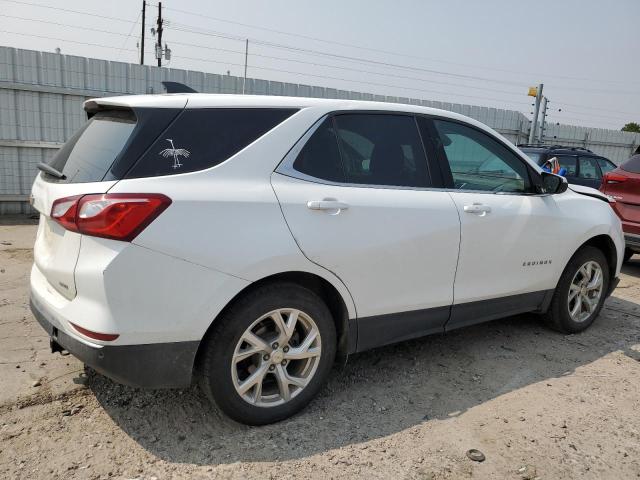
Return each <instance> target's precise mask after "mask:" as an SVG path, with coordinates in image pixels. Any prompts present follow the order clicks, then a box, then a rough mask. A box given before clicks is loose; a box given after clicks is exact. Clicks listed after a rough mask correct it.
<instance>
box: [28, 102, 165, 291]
mask: <svg viewBox="0 0 640 480" xmlns="http://www.w3.org/2000/svg"><path fill="white" fill-rule="evenodd" d="M165 113H167V112H166V111H165ZM173 116H175V113H174V114H173ZM142 117H143V120H142V121H140V119H139V118H138V117H137V116H136V114H135V113H134V112H133V110H130V109H122V108H121V109H111V110H102V111H100V112H98V113H96V114H95V115H93V116H92V118H91V119H90V120H88V121H87V123H86V124H85V125H84V126H83V127H82V128H81V129H80V130H79V131H78V132H76V134H74V135H73V137H71V139H69V141H67V143H65V145H64V146H63V147H62V148H61V149H60V150H59V151H58V152H57V153H56V155H55V156H54V157H53V159H52V160H51V161H50V162H48V166H49V167H51V168H52V169H53V170H54V171H58V172H59V173H60V174H61V175H54V174H50V173H45V172H40V173H39V174H38V175H37V177H36V179H35V181H34V184H33V188H32V192H31V202H32V204H33V207H34V208H35V209H36V210H37V211H38V212H39V213H40V223H39V227H38V233H37V236H36V242H35V245H34V263H35V265H36V267H37V268H38V270H39V271H40V272H41V273H42V275H44V277H45V278H46V279H47V281H48V282H49V284H50V285H51V286H52V287H53V288H54V289H55V290H56V291H57V292H59V293H60V294H61V295H63V296H64V297H65V298H67V299H72V298H74V297H75V295H76V285H75V280H74V270H75V265H76V261H77V259H78V254H79V252H80V242H81V237H82V236H81V235H80V234H78V233H75V232H72V231H69V230H66V229H64V228H63V227H62V226H61V225H60V224H58V223H57V222H56V221H55V220H53V219H52V217H51V211H52V207H53V205H54V202H55V201H56V200H60V199H63V198H67V197H76V196H81V195H85V194H91V193H106V192H107V191H108V190H109V189H110V188H111V187H113V186H114V185H115V183H116V182H117V180H118V178H119V177H118V176H115V175H114V174H113V171H114V168H116V166H118V167H119V168H120V169H121V171H122V172H125V171H126V170H127V168H126V166H127V165H128V166H130V165H131V164H132V163H133V161H134V160H135V158H137V155H136V150H137V148H144V147H145V145H146V142H152V141H153V139H154V138H155V137H152V138H146V137H148V135H147V134H148V128H146V127H148V126H151V127H152V129H153V130H154V131H155V132H156V134H157V133H159V132H158V125H155V124H154V122H156V120H157V117H158V116H156V115H151V116H148V115H145V114H142ZM151 117H153V118H152V119H151V120H149V118H151ZM160 117H162V115H160ZM165 117H166V118H165V121H167V119H168V118H170V117H171V116H166V115H165ZM171 118H172V117H171ZM134 131H136V132H137V133H142V134H144V135H143V136H144V137H145V140H144V141H142V142H141V141H138V142H137V145H136V148H132V147H131V141H132V139H134V138H135V134H134ZM127 156H128V157H129V158H127ZM70 204H71V203H69V204H65V203H62V204H61V207H62V208H64V207H65V205H70Z"/></svg>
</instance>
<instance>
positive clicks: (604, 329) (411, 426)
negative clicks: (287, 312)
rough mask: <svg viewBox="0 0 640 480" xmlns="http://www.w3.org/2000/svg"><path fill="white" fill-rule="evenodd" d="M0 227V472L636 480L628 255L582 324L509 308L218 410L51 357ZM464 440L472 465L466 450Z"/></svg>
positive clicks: (638, 422) (636, 315)
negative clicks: (268, 419) (299, 395)
mask: <svg viewBox="0 0 640 480" xmlns="http://www.w3.org/2000/svg"><path fill="white" fill-rule="evenodd" d="M34 234H35V227H34V226H32V225H12V226H0V478H11V479H14V478H29V479H37V478H43V479H44V478H46V479H51V478H65V479H66V478H74V479H75V478H79V479H84V478H88V479H89V478H91V479H93V478H96V479H97V478H140V479H153V478H157V479H162V478H261V479H263V478H283V479H286V478H367V479H369V478H400V479H404V478H406V479H445V478H447V479H448V478H452V479H459V478H496V479H505V478H506V479H510V478H512V479H533V478H544V479H559V478H593V479H604V478H612V479H621V478H640V416H638V414H637V412H638V411H639V410H640V384H639V382H638V377H639V375H640V308H639V305H638V303H637V301H638V299H640V280H639V279H640V261H638V260H636V261H635V262H633V261H632V262H631V263H630V264H629V265H628V266H626V267H625V269H624V274H623V276H622V282H621V284H620V286H619V287H618V288H617V290H616V291H615V293H614V296H613V297H612V298H610V299H609V300H608V301H607V303H606V305H605V308H604V310H603V312H602V314H601V315H600V318H599V319H598V320H597V321H596V323H595V324H594V325H593V327H592V328H591V329H589V330H588V331H587V332H585V333H582V334H579V335H570V336H564V335H561V334H558V333H554V332H551V331H549V330H547V329H546V328H544V327H543V326H542V325H540V324H539V322H538V321H537V319H536V318H535V317H534V316H518V317H512V318H509V319H505V320H499V321H495V322H491V323H488V324H484V325H478V326H474V327H470V328H466V329H463V330H459V331H456V332H453V333H450V334H447V335H442V336H432V337H428V338H424V339H420V340H414V341H409V342H405V343H402V344H399V345H395V346H391V347H385V348H380V349H377V350H374V351H371V352H367V353H364V354H360V355H355V356H353V357H351V358H350V359H349V362H348V364H347V365H346V366H342V367H336V369H335V370H334V372H333V374H332V376H331V379H330V381H329V384H328V386H327V388H326V389H325V390H324V391H323V392H322V394H321V395H320V396H319V398H317V399H316V400H315V401H314V402H312V404H311V405H310V406H309V407H308V408H307V409H306V410H305V411H304V412H303V413H301V414H300V415H297V416H296V417H294V418H292V419H290V420H288V421H284V422H282V423H279V424H276V425H271V426H267V427H246V426H243V425H239V424H237V423H234V422H232V421H230V420H228V419H226V418H225V417H224V416H222V414H221V413H220V412H219V411H218V410H217V409H216V408H215V407H212V406H211V405H210V404H209V403H208V402H207V401H206V399H205V398H204V397H203V395H202V394H201V393H200V392H199V391H198V390H197V389H195V388H194V389H189V390H170V391H144V390H136V389H132V388H128V387H123V386H120V385H117V384H115V383H113V382H112V381H110V380H108V379H107V378H104V377H102V376H100V375H98V374H95V373H93V372H91V371H90V370H88V369H87V370H85V369H84V367H83V365H82V364H81V363H80V362H78V361H77V360H76V359H74V358H73V357H70V356H66V357H63V356H61V355H60V354H55V355H54V354H51V353H50V352H49V350H48V339H47V338H46V336H45V335H44V333H43V331H42V330H41V329H40V327H39V326H38V325H37V323H36V321H35V320H34V318H33V317H32V315H31V313H30V312H29V308H28V289H27V284H28V281H27V280H28V272H29V269H30V265H31V261H32V255H31V246H32V243H33V238H34ZM469 449H478V450H480V451H482V452H483V453H484V455H485V457H486V460H485V461H483V462H475V461H472V460H470V459H469V458H468V457H467V455H466V452H467V451H468V450H469Z"/></svg>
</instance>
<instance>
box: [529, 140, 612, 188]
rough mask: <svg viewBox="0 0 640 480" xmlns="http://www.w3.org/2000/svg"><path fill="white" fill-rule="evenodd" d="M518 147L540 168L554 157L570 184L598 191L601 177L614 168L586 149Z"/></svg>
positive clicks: (537, 145) (542, 146)
mask: <svg viewBox="0 0 640 480" xmlns="http://www.w3.org/2000/svg"><path fill="white" fill-rule="evenodd" d="M518 147H519V148H520V150H522V151H523V152H524V153H526V154H527V156H528V157H529V158H531V159H532V160H533V161H534V162H536V163H537V164H538V165H540V166H542V165H544V164H545V162H546V161H547V160H549V159H551V158H553V157H556V158H557V159H558V161H559V163H560V167H563V168H565V169H566V174H565V177H566V178H567V181H568V182H569V183H570V184H575V185H584V186H585V187H591V188H595V189H598V188H600V185H601V183H602V176H603V175H604V174H605V173H607V172H610V171H611V170H613V169H614V168H616V165H615V164H614V163H613V162H612V161H611V160H609V159H607V158H604V157H602V156H600V155H597V154H595V153H593V152H592V151H591V150H588V149H586V148H580V147H566V146H562V145H540V144H520V145H518Z"/></svg>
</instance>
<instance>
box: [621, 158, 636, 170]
mask: <svg viewBox="0 0 640 480" xmlns="http://www.w3.org/2000/svg"><path fill="white" fill-rule="evenodd" d="M620 168H621V169H622V170H624V171H626V172H631V173H640V155H634V156H633V157H631V158H630V159H629V160H627V161H626V162H623V163H622V164H621V165H620Z"/></svg>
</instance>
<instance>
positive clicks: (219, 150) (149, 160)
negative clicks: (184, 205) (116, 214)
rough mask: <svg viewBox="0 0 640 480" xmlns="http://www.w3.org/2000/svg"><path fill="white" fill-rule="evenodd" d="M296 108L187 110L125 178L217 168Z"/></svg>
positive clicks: (291, 113)
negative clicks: (216, 166)
mask: <svg viewBox="0 0 640 480" xmlns="http://www.w3.org/2000/svg"><path fill="white" fill-rule="evenodd" d="M296 111H297V110H295V109H268V108H210V109H186V110H184V111H183V112H182V113H181V114H180V116H179V117H178V118H177V119H176V120H175V121H174V122H173V123H172V124H171V125H170V126H169V128H168V129H167V130H166V131H164V132H163V133H162V135H160V136H159V137H158V138H157V140H156V141H155V143H154V144H153V145H152V147H151V148H150V149H149V150H148V151H147V152H146V154H145V155H144V156H143V157H142V158H141V159H140V160H139V161H138V162H137V163H136V164H135V165H134V166H133V168H132V169H131V170H130V171H129V172H128V173H127V175H126V178H137V177H152V176H161V175H172V174H176V173H186V172H193V171H197V170H204V169H206V168H210V167H213V166H215V165H218V164H220V163H222V162H224V161H225V160H227V159H228V158H230V157H232V156H233V155H235V154H236V153H238V152H239V151H240V150H242V149H243V148H245V147H246V146H248V145H250V144H251V143H253V142H254V141H255V140H257V139H258V138H260V137H261V136H262V135H264V134H265V133H267V132H268V131H269V130H271V129H273V128H274V127H275V126H277V125H278V124H280V123H281V122H283V121H284V120H285V119H287V118H289V117H290V116H291V115H293V113H295V112H296Z"/></svg>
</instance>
